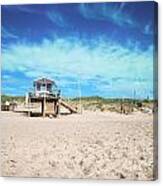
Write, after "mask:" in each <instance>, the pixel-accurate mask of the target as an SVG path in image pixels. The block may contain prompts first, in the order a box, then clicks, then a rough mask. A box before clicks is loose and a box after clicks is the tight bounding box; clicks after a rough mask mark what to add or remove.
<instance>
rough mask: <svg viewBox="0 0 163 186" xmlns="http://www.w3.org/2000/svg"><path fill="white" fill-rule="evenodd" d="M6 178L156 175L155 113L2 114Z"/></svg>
mask: <svg viewBox="0 0 163 186" xmlns="http://www.w3.org/2000/svg"><path fill="white" fill-rule="evenodd" d="M0 127H1V169H2V176H23V177H56V178H63V177H64V178H96V179H135V180H152V179H153V166H154V165H153V162H154V161H153V116H152V114H144V113H141V112H135V113H132V114H130V115H123V114H118V113H113V112H99V111H98V112H90V111H89V112H88V111H87V112H84V113H83V114H82V115H80V114H72V115H65V116H64V115H63V116H59V117H58V118H56V119H54V118H53V119H50V118H48V117H47V118H41V117H27V116H25V115H23V114H20V113H14V112H2V113H1V117H0Z"/></svg>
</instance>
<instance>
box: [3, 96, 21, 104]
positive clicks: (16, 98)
mask: <svg viewBox="0 0 163 186" xmlns="http://www.w3.org/2000/svg"><path fill="white" fill-rule="evenodd" d="M24 100H25V97H24V96H10V95H2V96H1V102H2V103H5V102H6V101H8V102H24Z"/></svg>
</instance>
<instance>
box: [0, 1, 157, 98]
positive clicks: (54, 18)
mask: <svg viewBox="0 0 163 186" xmlns="http://www.w3.org/2000/svg"><path fill="white" fill-rule="evenodd" d="M155 7H156V4H155V3H154V2H152V1H151V2H137V3H124V2H123V3H85V4H83V3H78V4H46V5H45V4H44V5H41V4H40V5H3V6H2V8H1V10H2V11H1V13H2V27H1V33H2V38H1V41H2V43H1V47H2V93H3V94H10V95H25V93H26V92H27V91H29V90H30V89H31V88H32V82H33V80H35V79H37V78H39V77H47V78H51V79H54V80H55V81H56V84H57V85H58V88H59V89H61V92H62V95H63V96H67V97H76V96H79V88H80V89H81V94H82V96H95V95H98V96H103V97H110V98H126V97H128V98H133V94H134V91H135V92H136V97H137V98H146V97H147V96H149V97H150V98H152V97H153V65H154V63H155V60H154V58H153V51H154V50H155V45H154V37H155V36H156V34H157V33H156V31H155V28H156V25H155V22H154V10H155Z"/></svg>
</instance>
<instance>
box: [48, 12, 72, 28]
mask: <svg viewBox="0 0 163 186" xmlns="http://www.w3.org/2000/svg"><path fill="white" fill-rule="evenodd" d="M46 15H47V17H48V19H49V20H50V21H52V22H53V23H54V24H56V25H57V26H59V27H63V28H64V27H67V26H68V24H67V22H66V20H65V18H64V17H63V16H62V14H60V13H59V12H57V11H48V12H47V14H46Z"/></svg>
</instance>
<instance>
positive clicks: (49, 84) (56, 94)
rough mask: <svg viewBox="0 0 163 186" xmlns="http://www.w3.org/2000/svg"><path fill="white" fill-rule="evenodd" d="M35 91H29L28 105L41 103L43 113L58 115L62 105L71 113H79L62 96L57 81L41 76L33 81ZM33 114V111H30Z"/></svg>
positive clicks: (43, 114)
mask: <svg viewBox="0 0 163 186" xmlns="http://www.w3.org/2000/svg"><path fill="white" fill-rule="evenodd" d="M33 89H34V90H33V92H29V93H28V98H27V100H28V105H39V106H40V108H41V113H40V114H41V115H42V116H43V117H45V116H46V115H53V116H57V115H58V114H59V113H60V106H63V107H65V108H66V109H68V110H69V111H70V113H77V109H74V108H72V107H71V106H70V105H68V104H67V103H66V102H65V101H64V100H63V99H61V97H60V93H61V91H60V90H59V89H58V87H57V85H56V83H55V82H54V81H52V80H50V79H47V78H41V79H38V80H35V81H34V82H33ZM30 115H31V112H30Z"/></svg>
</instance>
